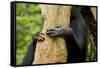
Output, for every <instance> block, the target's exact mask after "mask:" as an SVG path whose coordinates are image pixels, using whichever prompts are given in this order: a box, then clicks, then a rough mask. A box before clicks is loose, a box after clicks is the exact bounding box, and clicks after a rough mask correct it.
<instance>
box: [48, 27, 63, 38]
mask: <svg viewBox="0 0 100 68" xmlns="http://www.w3.org/2000/svg"><path fill="white" fill-rule="evenodd" d="M64 32H65V27H61V26H59V27H55V28H52V29H48V30H47V32H46V34H47V35H49V36H50V37H58V36H64Z"/></svg>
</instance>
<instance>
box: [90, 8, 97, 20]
mask: <svg viewBox="0 0 100 68" xmlns="http://www.w3.org/2000/svg"><path fill="white" fill-rule="evenodd" d="M91 11H92V14H93V16H94V18H95V20H96V7H91Z"/></svg>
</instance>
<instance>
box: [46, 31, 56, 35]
mask: <svg viewBox="0 0 100 68" xmlns="http://www.w3.org/2000/svg"><path fill="white" fill-rule="evenodd" d="M54 33H55V31H47V32H46V34H47V35H51V34H54Z"/></svg>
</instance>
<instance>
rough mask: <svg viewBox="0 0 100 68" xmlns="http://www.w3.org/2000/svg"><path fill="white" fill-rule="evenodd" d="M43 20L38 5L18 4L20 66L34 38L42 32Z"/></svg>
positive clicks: (17, 60)
mask: <svg viewBox="0 0 100 68" xmlns="http://www.w3.org/2000/svg"><path fill="white" fill-rule="evenodd" d="M42 26H43V19H42V16H41V12H40V8H39V6H38V5H37V4H29V3H17V4H16V63H17V65H19V64H20V63H21V62H22V60H23V57H24V55H25V54H26V51H27V47H28V45H29V44H30V43H31V40H32V36H33V34H35V33H36V32H38V31H41V29H42Z"/></svg>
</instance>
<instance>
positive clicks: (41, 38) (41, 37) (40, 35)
mask: <svg viewBox="0 0 100 68" xmlns="http://www.w3.org/2000/svg"><path fill="white" fill-rule="evenodd" d="M34 39H36V40H37V41H44V40H45V38H44V33H41V32H37V33H36V34H34Z"/></svg>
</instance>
